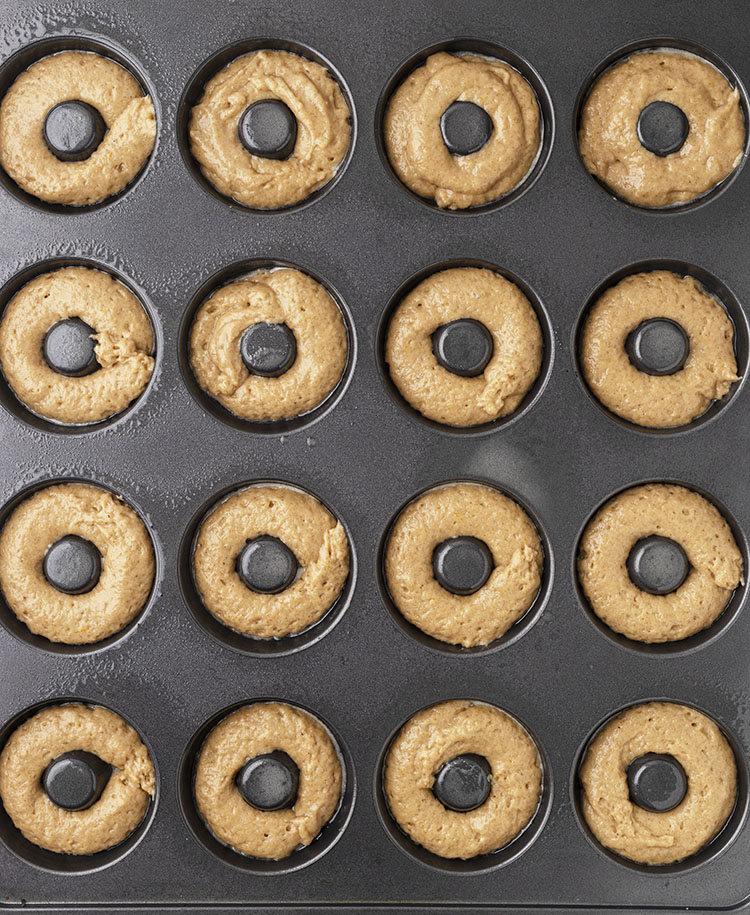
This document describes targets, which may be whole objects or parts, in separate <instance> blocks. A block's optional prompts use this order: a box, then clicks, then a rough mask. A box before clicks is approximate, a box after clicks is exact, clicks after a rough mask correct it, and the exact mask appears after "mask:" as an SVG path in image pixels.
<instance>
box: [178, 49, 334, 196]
mask: <svg viewBox="0 0 750 915" xmlns="http://www.w3.org/2000/svg"><path fill="white" fill-rule="evenodd" d="M263 99H278V100H280V101H282V102H283V103H284V104H285V105H286V106H287V107H288V108H289V109H290V111H291V112H292V114H293V115H294V116H295V118H296V119H297V141H296V144H295V146H294V150H293V151H292V153H291V155H290V156H289V157H288V158H287V159H268V158H265V157H263V156H254V155H252V153H250V152H249V151H248V150H247V149H245V147H244V146H243V145H242V143H241V142H240V139H239V136H238V134H237V125H238V123H239V120H240V118H241V117H242V115H243V113H244V112H245V110H246V109H247V108H248V107H249V106H250V105H252V104H254V103H255V102H258V101H261V100H263ZM351 130H352V128H351V116H350V113H349V108H348V106H347V104H346V100H345V98H344V94H343V92H342V91H341V88H340V86H339V84H338V83H337V82H336V80H335V79H334V78H333V77H332V76H331V75H330V74H329V72H328V71H327V70H326V68H325V67H323V66H321V65H320V64H318V63H315V62H314V61H312V60H309V59H308V58H306V57H302V56H301V55H299V54H294V53H290V52H289V51H274V50H263V51H255V52H253V53H251V54H246V55H243V56H242V57H238V58H237V59H236V60H233V61H232V62H231V63H230V64H228V65H227V66H226V67H224V68H223V69H222V70H220V71H219V72H218V73H217V74H216V76H214V77H213V78H212V79H210V80H209V81H208V82H207V83H206V85H205V87H204V90H203V94H202V96H201V98H200V100H199V101H198V103H197V104H196V105H195V106H194V107H193V109H192V111H191V113H190V126H189V136H190V149H191V152H192V154H193V156H194V157H195V159H196V161H197V162H198V164H199V165H200V167H201V171H202V172H203V175H204V176H205V178H206V179H207V180H208V181H209V182H210V183H211V184H212V185H213V186H214V187H215V188H216V190H218V191H219V192H220V193H221V194H223V195H224V196H225V197H230V198H232V199H233V200H236V201H237V202H238V203H241V204H243V205H244V206H247V207H253V208H257V209H278V208H280V207H287V206H292V205H293V204H295V203H300V202H301V201H303V200H305V199H306V198H307V197H309V196H310V195H311V194H312V193H314V192H315V191H317V190H319V189H320V188H322V187H323V186H324V185H326V184H328V182H329V181H330V180H331V179H332V178H333V177H334V175H335V174H336V172H337V170H338V169H339V167H340V165H341V163H342V162H343V160H344V157H345V155H346V152H347V149H348V148H349V139H350V136H351Z"/></svg>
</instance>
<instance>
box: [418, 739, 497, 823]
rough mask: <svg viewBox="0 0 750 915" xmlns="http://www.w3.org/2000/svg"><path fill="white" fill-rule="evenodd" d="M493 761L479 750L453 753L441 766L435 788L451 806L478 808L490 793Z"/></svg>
mask: <svg viewBox="0 0 750 915" xmlns="http://www.w3.org/2000/svg"><path fill="white" fill-rule="evenodd" d="M491 775H492V770H491V768H490V764H489V763H488V762H487V760H486V759H485V758H484V757H483V756H478V755H477V754H476V753H464V754H463V755H461V756H454V757H453V759H449V760H448V762H446V763H443V765H442V766H441V767H440V769H438V773H437V775H436V776H435V786H434V788H433V792H434V794H435V797H436V798H437V799H438V800H439V801H440V803H441V804H442V805H443V806H444V807H446V808H447V809H448V810H456V811H458V812H459V813H463V812H464V811H468V810H476V809H477V807H481V806H482V804H483V803H484V802H485V801H486V800H487V798H488V797H489V796H490V790H491V785H490V776H491Z"/></svg>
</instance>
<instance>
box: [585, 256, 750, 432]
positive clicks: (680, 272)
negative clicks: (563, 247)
mask: <svg viewBox="0 0 750 915" xmlns="http://www.w3.org/2000/svg"><path fill="white" fill-rule="evenodd" d="M659 270H666V271H669V272H670V273H675V274H676V275H677V276H680V277H692V278H693V279H695V280H696V281H697V282H698V283H699V284H700V285H701V286H702V287H703V289H704V290H705V291H706V292H707V293H708V294H709V295H711V296H712V297H713V298H714V299H716V300H717V301H718V302H719V304H720V305H721V306H722V307H723V308H724V310H725V312H726V313H727V315H728V316H729V319H730V321H731V322H732V326H733V329H734V355H735V359H736V360H737V374H738V375H739V376H740V378H739V381H736V382H734V384H732V386H731V387H730V389H729V391H728V392H727V393H726V394H725V395H724V397H722V398H721V399H720V400H715V401H713V402H712V403H711V405H710V406H709V407H708V409H707V410H706V411H705V412H704V413H702V414H701V415H700V416H696V417H695V419H693V420H692V421H691V422H689V423H687V424H686V425H683V426H670V427H664V428H659V427H651V426H639V425H637V424H636V423H633V422H630V421H629V420H627V419H623V418H622V417H621V416H617V415H616V414H615V413H613V412H612V411H611V410H609V409H608V408H607V407H606V406H604V404H603V403H602V402H601V401H600V400H599V399H598V398H597V396H596V395H595V394H594V392H593V391H592V390H591V388H590V387H589V386H588V384H587V383H586V378H585V375H584V372H583V367H582V365H581V339H582V336H583V328H584V325H585V323H586V319H587V317H588V315H589V313H590V311H591V309H592V308H593V307H594V305H595V304H596V303H597V302H598V301H599V299H600V298H601V297H602V295H603V294H604V293H605V292H606V291H607V290H608V289H610V288H612V287H614V286H616V285H617V284H618V283H619V282H620V281H621V280H623V279H625V278H626V277H628V276H634V275H636V274H640V273H651V272H654V271H659ZM650 323H651V322H643V324H650ZM664 323H666V322H664ZM669 323H670V324H672V323H675V322H669ZM643 324H642V325H640V327H641V328H643ZM658 325H659V326H657V328H656V330H657V333H656V334H655V335H654V336H653V337H651V333H650V332H649V333H646V335H645V339H643V334H641V335H640V336H641V338H642V339H641V340H640V341H637V340H636V338H634V339H633V341H632V342H633V344H635V343H636V342H640V343H641V346H639V350H640V352H641V353H642V354H643V355H644V356H645V357H646V360H647V361H646V362H645V363H644V366H649V365H650V366H651V367H652V368H653V367H656V368H657V369H658V368H659V366H660V365H661V366H662V367H665V366H666V367H667V368H669V367H670V365H671V366H674V364H675V362H674V360H675V359H676V358H677V356H679V355H680V354H681V344H680V339H681V336H678V334H677V332H676V331H674V329H673V328H670V329H668V330H667V329H666V328H665V327H663V326H661V325H662V321H661V320H659V322H658ZM643 329H645V330H647V331H648V327H646V328H643ZM664 330H667V333H666V334H663V333H662V332H663V331H664ZM680 330H682V328H681V327H680ZM673 331H674V332H673ZM628 342H630V341H628ZM644 343H645V345H643V344H644ZM652 344H653V345H652ZM631 348H633V349H634V347H633V346H632V345H631V347H629V349H631ZM688 348H689V341H688ZM572 351H573V352H574V353H575V359H576V374H577V376H578V379H579V381H580V383H581V386H582V387H583V390H584V391H585V392H586V394H587V395H588V397H589V398H590V399H591V402H592V403H593V404H594V405H595V406H596V407H597V408H598V409H599V410H601V411H602V412H603V413H604V414H605V415H606V416H608V417H610V419H613V420H614V421H615V422H616V423H619V424H620V425H621V426H625V427H627V428H628V429H632V430H634V431H636V432H642V433H644V434H646V435H679V434H681V433H684V432H688V431H692V430H693V429H697V428H700V427H702V426H703V425H704V424H705V423H708V422H711V421H712V420H714V419H715V418H716V417H717V416H718V415H719V414H720V413H722V411H723V410H724V409H725V408H726V407H728V406H729V405H730V404H731V403H733V402H734V398H735V396H736V395H737V394H738V393H739V391H740V389H741V388H742V387H743V385H744V383H745V378H746V376H747V374H748V372H749V371H750V326H749V325H748V319H747V315H746V314H745V310H744V308H743V306H742V305H740V303H739V300H738V299H737V297H736V296H735V295H734V293H733V292H732V291H731V289H729V287H728V286H727V285H726V284H725V283H724V282H723V280H721V279H719V278H718V277H716V276H714V274H712V273H709V272H708V270H705V269H703V268H702V267H696V266H695V265H694V264H689V263H687V262H686V261H678V260H671V259H661V258H658V259H657V258H654V259H650V260H645V261H638V262H636V263H634V264H630V265H628V266H626V267H621V268H620V269H619V270H616V271H615V272H614V273H612V274H611V275H610V276H608V277H607V278H606V279H605V280H603V281H602V282H601V283H599V285H598V286H597V287H596V288H595V289H594V290H593V292H592V293H591V294H590V295H589V297H588V299H587V300H586V304H585V305H584V307H583V309H582V310H581V313H580V315H579V317H578V321H577V322H576V324H575V327H574V329H573V338H572ZM688 354H689V351H688ZM628 355H629V357H630V358H631V360H632V359H633V357H634V356H635V358H636V359H637V358H638V355H637V353H635V351H634V352H633V354H631V352H628ZM670 360H671V362H670ZM636 367H639V366H636ZM678 370H679V369H677V371H678ZM647 374H659V373H658V372H654V371H651V372H647ZM666 374H670V373H669V372H667V373H666Z"/></svg>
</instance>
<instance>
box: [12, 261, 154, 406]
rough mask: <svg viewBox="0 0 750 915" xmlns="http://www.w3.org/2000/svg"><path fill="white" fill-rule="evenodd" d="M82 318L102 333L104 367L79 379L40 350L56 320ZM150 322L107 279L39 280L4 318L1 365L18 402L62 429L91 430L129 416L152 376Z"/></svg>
mask: <svg viewBox="0 0 750 915" xmlns="http://www.w3.org/2000/svg"><path fill="white" fill-rule="evenodd" d="M67 318H80V319H81V320H82V321H84V322H85V323H86V324H88V325H89V327H92V328H93V329H94V331H95V332H96V333H95V335H94V338H95V339H96V360H97V362H98V363H99V368H98V369H97V370H96V371H94V372H92V373H91V374H90V375H84V376H83V377H80V378H75V377H71V376H68V375H62V374H60V373H59V372H55V371H54V370H53V369H52V368H50V366H49V365H48V364H47V361H46V359H45V358H44V354H43V350H42V345H43V343H44V337H45V335H46V333H47V331H48V330H50V328H51V327H53V325H55V324H57V322H58V321H63V320H65V319H67ZM153 349H154V337H153V332H152V329H151V322H150V321H149V319H148V316H147V315H146V312H145V311H144V310H143V306H142V305H141V303H140V302H139V301H138V299H137V298H136V297H135V296H134V295H133V293H132V292H131V291H130V290H129V289H127V288H126V287H125V286H123V284H122V283H119V282H118V281H117V280H116V279H114V277H112V276H110V274H109V273H105V272H104V271H102V270H94V269H91V268H88V267H63V268H61V269H59V270H53V271H51V272H50V273H44V274H42V275H41V276H37V277H35V278H34V279H33V280H31V281H30V282H28V283H27V284H26V285H25V286H24V287H23V288H22V289H20V290H19V291H18V292H17V293H16V294H15V295H14V296H13V298H12V299H11V300H10V302H9V303H8V305H7V307H6V308H5V311H4V312H3V316H2V319H0V366H2V371H3V374H4V375H5V377H6V379H7V381H8V384H9V385H10V386H11V388H12V389H13V392H14V393H15V395H16V397H18V399H19V400H20V401H22V402H23V403H24V404H25V405H26V406H27V407H28V408H29V409H30V410H32V411H33V412H34V413H37V414H38V415H40V416H44V417H46V418H47V419H51V420H54V421H56V422H60V423H93V422H99V421H101V420H104V419H107V418H108V417H110V416H113V415H115V414H116V413H119V412H120V411H122V410H124V409H125V408H126V407H127V406H128V405H129V404H131V403H132V402H133V401H134V400H135V399H136V398H137V397H138V396H139V395H140V394H141V393H142V392H143V390H144V388H145V387H146V385H147V384H148V382H149V379H150V378H151V374H152V372H153V370H154V358H153V355H152V353H153Z"/></svg>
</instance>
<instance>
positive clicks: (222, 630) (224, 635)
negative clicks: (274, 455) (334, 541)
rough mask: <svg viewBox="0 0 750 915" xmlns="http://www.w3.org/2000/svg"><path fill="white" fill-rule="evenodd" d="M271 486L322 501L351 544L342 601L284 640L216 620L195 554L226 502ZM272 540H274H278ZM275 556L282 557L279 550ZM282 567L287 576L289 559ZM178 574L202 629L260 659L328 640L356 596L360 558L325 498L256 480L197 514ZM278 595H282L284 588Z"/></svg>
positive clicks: (186, 537)
mask: <svg viewBox="0 0 750 915" xmlns="http://www.w3.org/2000/svg"><path fill="white" fill-rule="evenodd" d="M269 485H270V486H284V487H287V488H289V489H292V490H296V491H298V492H301V493H304V494H305V495H307V496H310V497H311V498H313V499H315V500H316V501H317V502H319V503H320V504H321V505H322V506H323V507H324V508H325V509H326V510H327V511H328V512H329V513H330V514H331V515H332V516H333V517H334V518H335V519H336V520H337V521H339V522H340V523H341V524H342V526H343V527H344V530H345V532H346V536H347V540H348V545H349V575H348V576H347V579H346V582H345V584H344V587H343V588H342V589H341V592H340V594H339V596H338V598H337V599H336V600H335V601H334V603H333V605H332V606H331V607H330V608H329V609H328V610H327V611H326V612H325V613H324V614H323V616H322V617H321V618H320V619H319V620H318V621H317V622H315V623H313V625H312V626H309V627H308V628H307V629H304V630H302V632H298V633H297V634H296V635H287V636H284V637H283V638H268V639H264V638H254V637H253V636H250V635H245V634H244V633H242V632H239V631H238V630H236V629H232V628H231V627H230V626H227V625H225V624H224V623H222V622H221V621H220V620H219V619H218V618H217V617H215V616H214V615H213V614H212V613H211V612H210V611H209V610H207V609H206V606H205V605H204V603H203V600H202V599H201V595H200V592H199V591H198V588H197V586H196V583H195V574H194V569H193V555H194V553H195V544H196V541H197V539H198V534H199V531H200V528H201V525H202V524H203V521H204V520H205V519H206V518H207V517H208V516H209V515H210V514H211V512H212V511H213V510H214V509H215V508H216V507H217V506H218V505H219V504H220V503H221V502H224V501H225V500H226V499H228V498H229V497H230V496H232V495H234V494H236V493H238V492H241V491H242V490H245V489H249V488H250V487H253V486H269ZM269 539H271V540H274V539H275V538H269ZM277 543H280V541H277ZM274 554H275V555H278V554H277V553H276V549H275V548H274ZM282 559H283V556H282ZM281 567H283V568H284V574H286V571H287V570H288V567H287V565H286V560H285V561H282V563H281V564H280V568H281ZM297 571H298V569H297V566H296V558H295V575H296V574H297ZM273 572H274V574H273V575H272V576H271V577H272V578H274V579H275V581H274V582H273V583H275V584H279V581H280V573H279V574H276V570H273ZM178 574H179V579H180V589H181V591H182V597H183V600H184V601H185V603H186V604H187V606H188V609H189V610H190V612H191V613H192V615H193V617H194V618H195V620H196V622H197V623H199V624H200V626H201V627H202V628H203V629H205V630H206V631H207V632H208V633H209V634H210V635H212V636H213V637H214V638H215V639H218V640H219V641H220V642H222V643H223V644H225V645H228V646H229V647H230V648H234V649H235V650H236V651H242V652H244V653H246V654H249V655H256V656H259V657H268V656H270V655H277V656H281V655H287V654H294V653H295V652H297V651H301V650H302V649H303V648H307V647H308V646H310V645H314V644H315V643H316V642H318V641H320V639H322V638H324V637H325V636H326V635H327V634H328V633H329V632H331V630H332V629H333V628H334V627H335V626H336V625H338V623H339V622H340V620H341V618H342V617H343V615H344V613H345V612H346V610H347V608H348V607H349V604H350V602H351V599H352V594H353V593H354V585H355V582H356V578H357V556H356V552H355V548H354V543H353V541H352V536H351V531H350V530H349V527H348V526H347V524H346V522H345V521H344V520H343V519H342V518H341V516H340V515H339V514H338V513H337V512H336V511H335V510H334V509H333V508H332V507H331V506H330V505H329V504H328V503H327V502H325V501H324V500H323V499H321V497H320V496H319V495H317V494H316V493H314V492H311V491H310V490H309V489H305V488H304V487H302V486H298V485H296V484H292V483H287V482H285V481H282V480H252V481H249V482H246V483H240V484H238V485H236V486H230V487H227V488H226V489H223V490H222V491H221V492H219V493H218V494H216V495H214V496H212V497H211V498H210V499H209V500H208V501H207V502H206V503H204V504H203V506H202V507H201V508H200V509H199V510H198V511H197V512H196V514H195V515H194V516H193V518H192V520H191V521H190V524H189V525H188V527H187V529H186V530H185V533H184V534H183V537H182V542H181V544H180V556H179V567H178ZM265 574H266V572H265V569H264V570H263V575H265ZM293 577H294V576H292V578H293ZM286 587H288V585H286ZM268 593H274V592H268ZM276 593H281V589H280V590H279V591H278V592H276Z"/></svg>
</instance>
